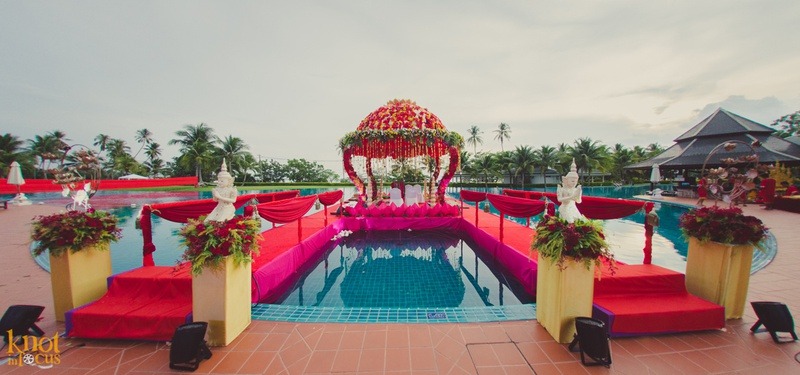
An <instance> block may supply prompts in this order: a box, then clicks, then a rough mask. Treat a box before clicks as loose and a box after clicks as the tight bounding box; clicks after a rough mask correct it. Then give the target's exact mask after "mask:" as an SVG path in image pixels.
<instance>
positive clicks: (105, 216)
mask: <svg viewBox="0 0 800 375" xmlns="http://www.w3.org/2000/svg"><path fill="white" fill-rule="evenodd" d="M121 234H122V229H121V228H119V227H118V226H117V217H116V216H114V215H112V214H110V213H109V212H106V211H95V210H92V209H90V210H88V211H87V212H81V211H68V212H64V213H57V214H52V215H40V216H37V217H35V218H34V221H33V228H32V230H31V239H33V240H34V241H37V244H36V246H34V248H33V253H34V254H35V255H37V256H38V255H40V254H42V253H43V252H44V251H45V250H50V254H51V255H53V256H56V257H57V256H60V255H61V254H64V252H66V251H67V250H70V251H71V252H73V253H75V252H78V251H80V250H81V249H84V248H87V247H90V246H94V245H98V244H102V243H108V242H117V241H118V240H119V239H120V237H121Z"/></svg>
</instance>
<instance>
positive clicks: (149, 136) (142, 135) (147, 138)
mask: <svg viewBox="0 0 800 375" xmlns="http://www.w3.org/2000/svg"><path fill="white" fill-rule="evenodd" d="M135 139H136V143H141V144H142V145H141V146H140V147H139V151H136V155H133V158H134V159H136V157H137V156H139V153H140V152H142V149H144V147H145V146H147V145H149V144H150V142H152V141H153V133H151V132H150V131H149V130H147V129H139V130H137V131H136V136H135Z"/></svg>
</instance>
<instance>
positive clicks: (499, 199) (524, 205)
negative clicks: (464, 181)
mask: <svg viewBox="0 0 800 375" xmlns="http://www.w3.org/2000/svg"><path fill="white" fill-rule="evenodd" d="M486 199H488V200H489V202H490V203H491V204H492V206H494V208H496V209H497V211H500V243H503V235H504V233H503V232H504V230H503V222H504V221H505V215H508V216H513V217H525V218H528V217H531V216H534V215H538V214H540V213H541V212H542V211H544V209H545V203H544V202H542V201H538V200H531V199H527V198H518V197H510V196H507V195H498V194H486Z"/></svg>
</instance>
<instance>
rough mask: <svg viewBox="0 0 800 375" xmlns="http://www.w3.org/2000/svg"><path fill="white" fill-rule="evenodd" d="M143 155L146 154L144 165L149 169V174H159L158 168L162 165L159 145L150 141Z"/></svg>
mask: <svg viewBox="0 0 800 375" xmlns="http://www.w3.org/2000/svg"><path fill="white" fill-rule="evenodd" d="M144 155H145V156H147V161H146V162H145V165H146V166H147V167H148V168H149V169H150V175H151V176H153V175H157V174H159V172H160V169H161V168H163V167H164V161H163V160H161V159H160V156H161V145H160V144H158V143H157V142H150V144H148V145H147V148H146V149H145V150H144ZM156 161H158V162H156Z"/></svg>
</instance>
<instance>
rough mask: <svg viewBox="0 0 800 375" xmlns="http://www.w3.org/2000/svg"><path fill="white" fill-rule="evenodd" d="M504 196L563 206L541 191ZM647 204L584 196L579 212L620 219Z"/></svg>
mask: <svg viewBox="0 0 800 375" xmlns="http://www.w3.org/2000/svg"><path fill="white" fill-rule="evenodd" d="M503 194H504V195H508V196H517V197H520V196H523V197H526V198H529V199H541V197H547V198H548V199H550V200H551V201H553V202H555V203H556V204H559V205H560V204H561V202H559V201H558V199H557V198H556V194H555V193H543V192H540V191H522V190H510V189H505V190H503ZM644 206H645V202H644V201H640V200H634V199H619V198H603V197H591V196H583V197H582V202H581V203H578V210H579V211H580V212H581V213H582V214H583V216H586V217H587V218H589V219H599V220H608V219H620V218H623V217H626V216H630V215H633V214H635V213H637V212H639V210H642V209H644Z"/></svg>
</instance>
